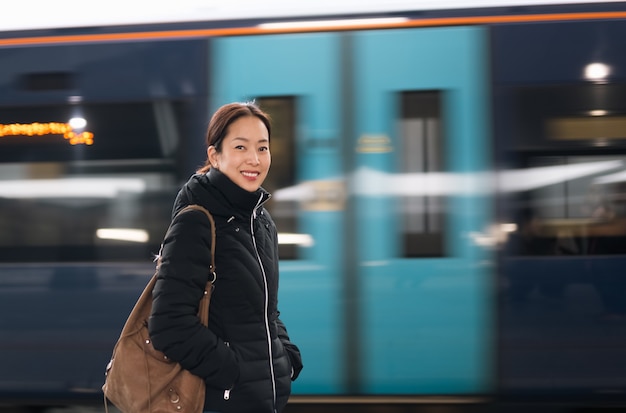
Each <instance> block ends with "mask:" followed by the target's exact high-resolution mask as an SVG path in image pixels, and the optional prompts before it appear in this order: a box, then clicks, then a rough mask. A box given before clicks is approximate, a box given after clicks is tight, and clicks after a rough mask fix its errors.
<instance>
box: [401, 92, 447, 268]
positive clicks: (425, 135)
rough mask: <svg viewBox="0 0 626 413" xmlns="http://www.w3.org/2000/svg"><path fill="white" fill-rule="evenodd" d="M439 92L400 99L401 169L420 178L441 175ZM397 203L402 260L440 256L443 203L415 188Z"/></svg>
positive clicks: (440, 198)
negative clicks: (399, 218)
mask: <svg viewBox="0 0 626 413" xmlns="http://www.w3.org/2000/svg"><path fill="white" fill-rule="evenodd" d="M441 101H442V98H441V92H439V91H420V92H405V93H403V94H402V97H401V104H402V118H401V119H400V147H401V150H400V151H399V154H400V156H401V160H400V165H401V169H400V170H399V171H398V173H401V174H408V175H416V176H420V177H428V176H429V175H430V176H433V175H432V174H435V173H440V172H443V171H444V164H443V147H444V131H443V128H442V125H443V122H442V119H441V113H442V111H441ZM412 189H414V191H411V194H410V195H405V196H403V197H402V198H401V200H400V210H401V216H402V231H403V246H404V256H405V257H434V256H443V255H444V240H443V234H444V224H445V219H444V218H445V217H444V210H445V199H444V198H443V197H442V196H438V195H436V194H432V193H429V192H428V188H427V187H424V186H419V187H418V186H417V185H416V186H415V188H412Z"/></svg>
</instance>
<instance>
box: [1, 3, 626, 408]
mask: <svg viewBox="0 0 626 413" xmlns="http://www.w3.org/2000/svg"><path fill="white" fill-rule="evenodd" d="M84 3H86V2H84ZM118 3H121V2H117V1H115V0H112V1H109V2H107V3H106V7H105V5H104V3H103V4H92V3H89V4H78V2H73V1H68V0H66V1H54V2H38V1H37V2H35V1H22V2H14V3H12V4H8V5H6V9H5V10H6V13H5V12H3V17H4V18H3V20H2V26H0V354H2V363H0V410H1V411H3V412H5V411H6V412H16V413H17V412H20V413H21V412H29V413H30V412H37V413H39V412H46V413H63V412H79V413H83V412H91V411H94V410H97V411H100V410H101V409H102V392H101V386H102V384H103V382H104V369H105V366H106V364H107V363H108V361H109V358H110V357H111V352H112V350H113V345H114V343H115V342H116V340H117V338H118V335H119V333H120V331H121V328H122V326H123V323H124V321H125V319H126V317H127V315H128V313H129V312H130V309H131V308H132V306H133V304H134V302H135V301H136V299H137V298H138V296H139V294H140V293H141V291H142V290H143V287H144V286H145V284H146V283H147V281H148V279H149V278H150V277H151V276H152V274H153V271H154V263H153V262H152V259H153V257H154V255H155V254H156V253H157V252H158V249H159V245H160V242H161V240H162V238H163V235H164V234H165V231H166V229H167V226H168V224H169V220H170V217H171V207H172V203H173V201H174V197H175V196H176V193H177V191H178V189H179V187H180V185H182V184H183V183H184V182H185V181H186V180H187V179H188V177H189V176H190V175H191V174H193V173H194V171H195V170H196V169H197V168H198V167H199V166H201V165H202V164H203V162H204V159H205V156H206V151H205V144H204V135H205V129H206V126H207V123H208V119H209V118H210V115H211V113H212V112H213V110H215V109H216V108H217V107H219V106H220V105H222V104H224V103H227V102H231V101H247V100H255V101H256V102H257V103H258V104H259V105H260V106H261V108H262V109H264V110H265V111H267V112H269V113H270V114H271V116H272V119H273V133H272V137H271V152H272V169H271V171H270V175H269V177H268V179H267V180H266V182H265V184H264V186H265V187H266V189H268V190H269V191H271V192H272V193H273V197H272V200H271V201H270V202H269V204H268V209H269V211H270V212H271V214H272V216H273V218H274V220H275V222H276V224H277V227H278V230H279V243H280V257H281V264H280V265H281V279H280V296H279V299H280V301H279V308H280V310H281V318H282V319H283V320H284V321H285V323H286V325H287V326H288V328H289V333H290V335H291V338H292V340H293V341H294V342H295V343H297V344H298V345H299V346H300V348H301V350H302V355H303V359H304V365H305V368H304V370H303V372H302V374H301V376H300V377H299V379H298V380H297V381H296V382H295V383H294V387H293V397H292V399H291V402H290V404H289V406H288V407H287V413H297V412H313V411H319V410H320V409H322V408H323V409H326V411H328V412H335V411H337V412H339V411H342V412H346V411H359V412H414V411H420V412H517V411H520V412H521V411H524V412H525V411H528V409H532V411H538V412H541V411H545V412H588V411H595V410H597V409H600V410H602V411H621V410H623V409H626V274H622V272H624V268H626V185H625V184H626V53H624V51H625V50H626V3H625V2H611V1H609V2H567V3H565V2H559V1H552V2H550V1H526V2H523V1H519V2H518V1H509V0H506V1H497V2H496V1H486V0H485V1H469V0H463V1H460V0H459V1H440V2H430V1H400V0H398V1H393V2H357V1H335V2H330V1H317V2H315V3H313V2H298V3H297V7H296V3H293V2H284V1H277V0H272V1H269V2H263V3H258V2H252V1H239V2H230V3H231V4H224V3H222V2H216V1H200V0H185V1H181V2H176V3H171V4H170V3H167V4H166V3H165V2H161V1H156V2H155V1H153V2H150V3H148V2H139V1H138V2H136V3H129V2H126V3H128V4H118ZM87 6H89V7H87ZM3 7H4V6H3ZM121 10H124V12H121Z"/></svg>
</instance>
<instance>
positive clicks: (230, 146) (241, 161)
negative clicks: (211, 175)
mask: <svg viewBox="0 0 626 413" xmlns="http://www.w3.org/2000/svg"><path fill="white" fill-rule="evenodd" d="M207 154H208V157H209V160H210V161H211V165H212V166H213V167H214V168H217V169H219V170H220V171H221V172H222V173H223V174H224V175H226V176H227V177H228V178H229V179H230V180H231V181H233V182H234V183H236V184H237V185H239V186H240V187H242V188H243V189H245V190H246V191H249V192H254V191H256V190H257V189H259V187H260V186H261V184H263V181H264V180H265V177H267V173H268V172H269V169H270V164H271V163H272V157H271V155H270V140H269V133H268V131H267V128H266V127H265V124H264V123H263V122H262V121H261V119H259V118H257V117H256V116H244V117H241V118H239V119H237V120H236V121H234V122H233V123H231V124H230V126H229V127H228V130H227V133H226V136H225V137H224V140H223V141H222V151H221V152H219V153H218V152H217V150H216V149H215V147H213V146H210V147H209V149H208V150H207Z"/></svg>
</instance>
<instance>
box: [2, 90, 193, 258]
mask: <svg viewBox="0 0 626 413" xmlns="http://www.w3.org/2000/svg"><path fill="white" fill-rule="evenodd" d="M184 113H185V109H184V104H183V103H181V102H176V101H169V100H163V101H148V102H135V103H122V102H119V103H107V104H89V105H84V106H82V107H80V108H79V107H77V106H75V105H59V106H50V107H23V108H3V109H2V110H0V124H1V125H2V126H0V127H1V128H2V129H1V132H2V136H1V137H0V262H90V261H139V262H146V261H147V260H150V259H152V258H153V256H154V254H156V253H158V250H159V245H160V243H161V241H162V239H163V236H164V234H165V231H166V229H167V226H168V224H169V220H170V216H171V208H172V203H173V201H174V198H175V196H176V193H177V191H178V188H179V186H180V184H181V182H182V181H184V180H185V179H186V178H187V176H184V174H185V173H187V170H188V169H187V168H183V167H181V164H183V163H184V162H185V161H184V159H183V158H182V156H181V155H182V154H181V153H180V149H179V147H180V145H179V137H180V136H183V135H185V136H186V135H191V133H190V131H189V130H188V128H193V126H192V125H193V124H194V122H182V121H181V120H182V116H183V114H184ZM77 116H82V117H83V118H84V119H85V120H86V122H87V123H86V125H84V126H83V128H82V129H84V131H88V132H90V133H93V142H92V143H91V144H87V143H80V144H76V145H72V144H71V142H69V139H67V137H66V136H64V135H65V134H66V133H68V131H69V132H75V133H77V134H78V133H81V132H82V131H81V128H79V127H78V126H80V124H79V125H78V126H75V128H74V129H68V128H67V127H66V126H63V125H65V124H69V123H70V122H69V119H71V118H72V117H77ZM196 123H197V122H196ZM59 125H61V126H59ZM57 128H61V129H57ZM31 133H32V134H31Z"/></svg>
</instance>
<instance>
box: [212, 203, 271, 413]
mask: <svg viewBox="0 0 626 413" xmlns="http://www.w3.org/2000/svg"><path fill="white" fill-rule="evenodd" d="M262 201H263V194H261V197H260V198H259V200H258V201H257V203H256V206H255V207H254V210H253V211H252V217H251V218H250V233H251V234H252V244H253V245H254V252H255V253H256V258H257V261H258V262H259V267H260V268H261V273H262V274H263V287H264V288H265V308H264V310H265V311H264V316H263V320H264V321H265V334H266V337H267V350H268V353H269V362H270V376H271V378H272V396H273V402H274V403H273V405H274V406H276V378H275V377H274V358H273V357H272V337H271V334H270V322H269V317H268V315H267V311H268V307H269V290H268V287H267V275H266V274H265V268H263V262H262V261H261V256H260V255H259V249H258V248H257V245H256V238H255V237H254V220H255V219H256V212H257V209H258V208H259V206H260V205H261V204H262V203H263V202H262ZM224 397H226V394H224ZM274 410H275V409H274Z"/></svg>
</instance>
